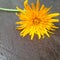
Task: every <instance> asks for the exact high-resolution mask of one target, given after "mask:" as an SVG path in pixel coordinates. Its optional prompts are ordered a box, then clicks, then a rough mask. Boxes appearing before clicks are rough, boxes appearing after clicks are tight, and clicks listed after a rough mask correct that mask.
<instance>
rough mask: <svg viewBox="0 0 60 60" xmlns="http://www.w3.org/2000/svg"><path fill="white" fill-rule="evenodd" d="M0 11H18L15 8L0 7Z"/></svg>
mask: <svg viewBox="0 0 60 60" xmlns="http://www.w3.org/2000/svg"><path fill="white" fill-rule="evenodd" d="M0 11H8V12H19V11H18V10H16V9H7V8H0Z"/></svg>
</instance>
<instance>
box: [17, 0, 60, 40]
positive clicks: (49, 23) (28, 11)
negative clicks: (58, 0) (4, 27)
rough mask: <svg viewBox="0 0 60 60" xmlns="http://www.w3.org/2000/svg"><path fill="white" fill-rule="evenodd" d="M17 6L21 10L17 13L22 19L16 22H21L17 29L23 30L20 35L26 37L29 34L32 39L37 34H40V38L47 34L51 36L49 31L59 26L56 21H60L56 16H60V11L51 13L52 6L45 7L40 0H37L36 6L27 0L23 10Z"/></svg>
mask: <svg viewBox="0 0 60 60" xmlns="http://www.w3.org/2000/svg"><path fill="white" fill-rule="evenodd" d="M16 8H17V10H18V11H19V13H17V14H16V15H17V16H18V17H19V19H20V21H18V22H16V24H19V26H17V30H22V31H21V33H20V36H23V37H24V36H26V35H27V34H29V35H30V36H31V40H32V39H33V37H34V35H35V34H36V35H38V38H39V39H40V38H41V37H42V38H44V37H45V35H47V36H48V37H50V35H49V33H52V31H54V30H55V29H56V28H58V27H57V26H55V25H54V23H55V22H59V19H56V18H54V17H56V16H59V15H60V13H49V10H50V9H51V8H47V7H45V5H44V4H42V6H40V3H39V0H37V2H36V6H35V5H34V3H31V7H30V5H29V4H28V0H25V2H24V9H23V10H22V9H20V8H19V7H16Z"/></svg>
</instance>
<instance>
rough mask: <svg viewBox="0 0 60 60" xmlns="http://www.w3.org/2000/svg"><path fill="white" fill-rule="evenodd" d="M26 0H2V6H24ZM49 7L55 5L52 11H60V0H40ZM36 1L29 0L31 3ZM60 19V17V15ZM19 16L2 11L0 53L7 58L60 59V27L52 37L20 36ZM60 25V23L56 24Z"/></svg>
mask: <svg viewBox="0 0 60 60" xmlns="http://www.w3.org/2000/svg"><path fill="white" fill-rule="evenodd" d="M23 1H24V0H0V7H5V8H15V7H16V6H19V7H21V8H23ZM40 1H41V4H42V3H44V4H45V5H46V6H47V7H49V6H51V5H52V6H53V8H52V9H51V12H60V0H40ZM31 2H34V3H35V2H36V1H35V0H29V3H31ZM58 18H59V19H60V17H58ZM18 20H19V19H18V17H17V16H16V15H15V13H12V12H3V11H0V54H1V55H2V56H5V57H6V58H7V60H60V28H59V29H58V30H56V31H55V32H54V33H55V34H54V35H51V37H50V38H48V37H46V38H45V39H40V40H38V39H37V37H36V36H35V38H34V40H33V41H31V40H30V37H29V36H26V37H24V38H22V37H20V36H19V31H17V30H16V29H15V28H16V25H15V22H16V21H18ZM56 25H57V26H59V27H60V23H57V24H56Z"/></svg>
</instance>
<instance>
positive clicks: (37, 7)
mask: <svg viewBox="0 0 60 60" xmlns="http://www.w3.org/2000/svg"><path fill="white" fill-rule="evenodd" d="M39 5H40V3H39V0H37V2H36V11H38V10H39V7H40V6H39Z"/></svg>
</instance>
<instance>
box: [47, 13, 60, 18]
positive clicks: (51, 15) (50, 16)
mask: <svg viewBox="0 0 60 60" xmlns="http://www.w3.org/2000/svg"><path fill="white" fill-rule="evenodd" d="M59 15H60V13H52V14H49V15H48V16H47V17H48V18H53V17H56V16H59Z"/></svg>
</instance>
